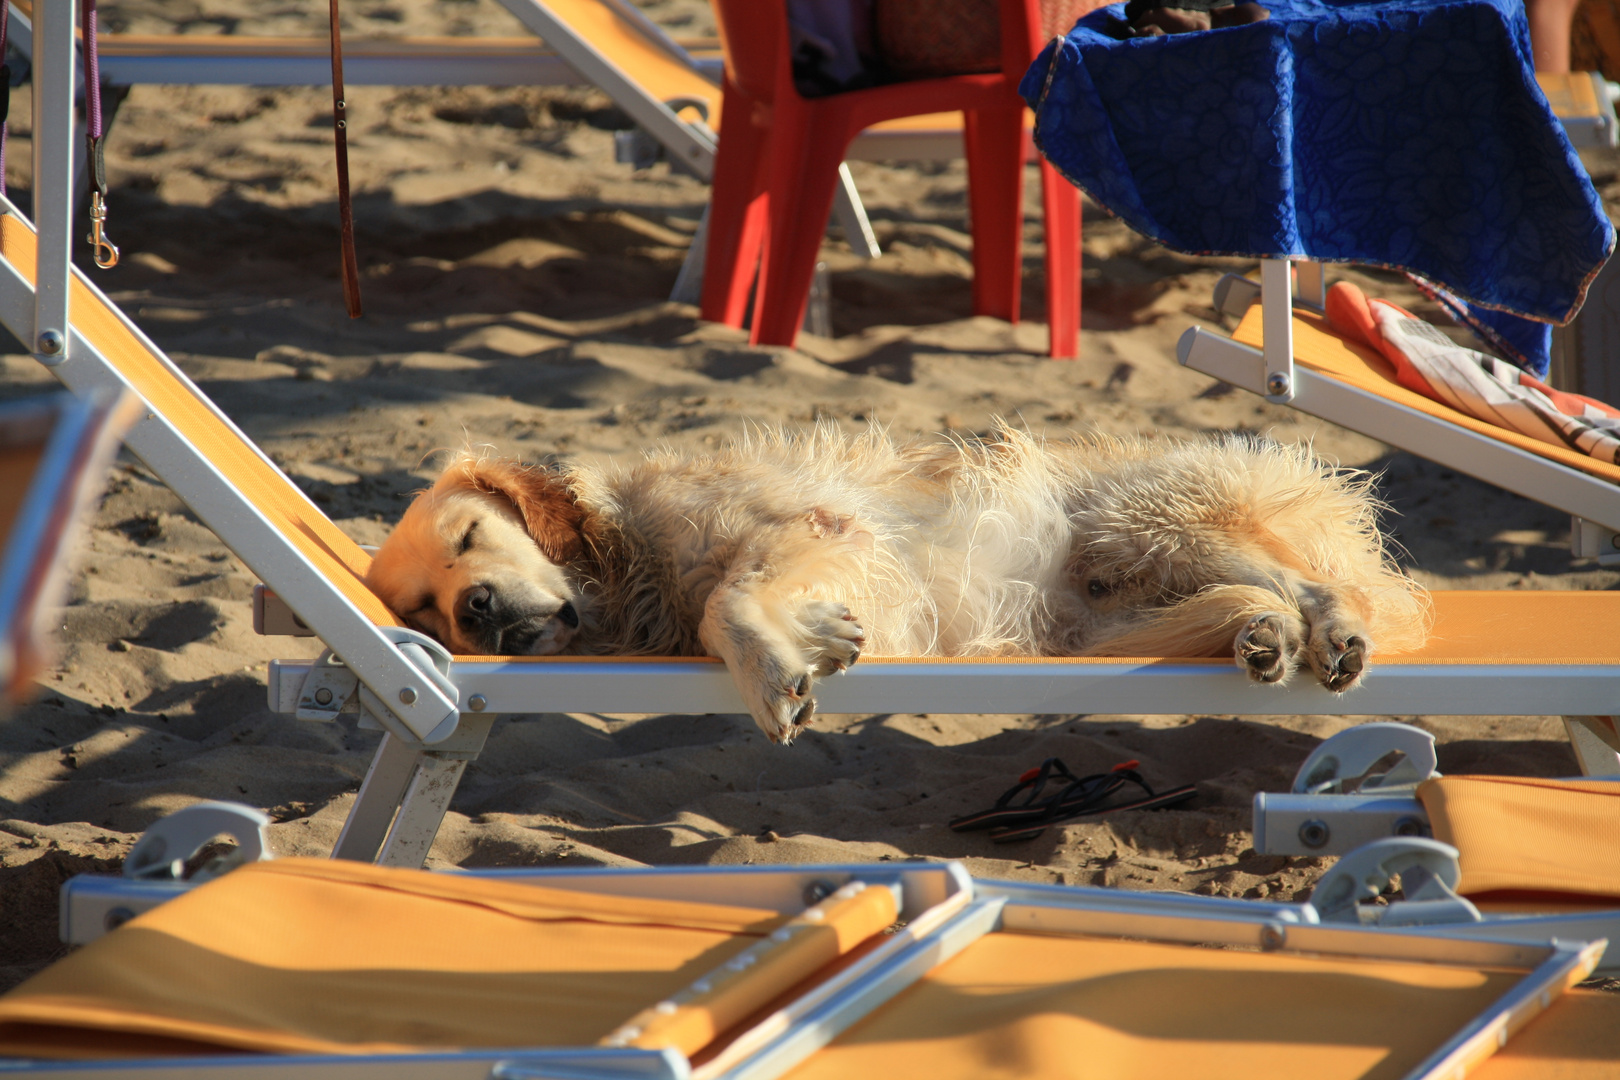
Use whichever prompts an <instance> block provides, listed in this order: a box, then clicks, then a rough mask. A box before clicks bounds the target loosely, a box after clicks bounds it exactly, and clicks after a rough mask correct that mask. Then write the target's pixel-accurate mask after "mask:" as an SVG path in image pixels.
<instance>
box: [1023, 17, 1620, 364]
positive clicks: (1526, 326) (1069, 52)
mask: <svg viewBox="0 0 1620 1080" xmlns="http://www.w3.org/2000/svg"><path fill="white" fill-rule="evenodd" d="M1261 2H1262V3H1264V4H1265V6H1266V7H1268V8H1269V9H1270V11H1271V18H1270V19H1269V20H1267V21H1264V22H1258V23H1252V24H1250V25H1247V26H1237V27H1231V28H1229V29H1224V30H1209V31H1204V32H1202V33H1191V34H1173V35H1167V36H1164V37H1152V38H1137V39H1133V40H1130V41H1116V40H1115V39H1113V38H1111V37H1109V36H1107V35H1106V34H1105V33H1103V32H1102V28H1103V26H1104V23H1105V21H1106V20H1107V18H1108V17H1109V16H1110V15H1112V16H1114V17H1116V18H1117V17H1119V16H1120V15H1121V13H1122V6H1121V5H1118V4H1116V5H1114V6H1112V7H1108V8H1103V9H1100V10H1098V11H1096V12H1093V13H1092V14H1090V15H1088V16H1087V17H1086V18H1084V19H1082V20H1081V21H1080V23H1079V25H1077V26H1076V27H1075V28H1074V30H1073V31H1071V32H1070V33H1069V35H1068V37H1066V38H1061V39H1056V40H1054V41H1053V42H1052V43H1051V44H1050V45H1048V46H1047V48H1046V50H1045V51H1043V52H1042V53H1041V55H1040V56H1039V57H1038V58H1037V59H1036V61H1035V64H1034V66H1032V67H1031V68H1030V71H1029V73H1028V74H1027V75H1026V76H1025V77H1024V81H1023V85H1022V86H1021V88H1020V89H1021V91H1022V93H1023V95H1024V97H1025V99H1026V100H1028V101H1029V103H1030V105H1031V106H1032V107H1033V108H1034V109H1035V115H1036V120H1035V138H1036V142H1037V145H1039V147H1040V149H1041V152H1042V153H1043V154H1045V155H1046V157H1047V158H1048V159H1049V160H1050V161H1051V162H1052V163H1053V164H1054V165H1055V166H1056V167H1057V168H1058V169H1059V171H1061V172H1062V173H1063V174H1064V175H1065V176H1067V177H1068V178H1069V179H1070V180H1071V181H1073V182H1074V183H1075V184H1076V185H1077V186H1078V187H1080V188H1081V189H1082V190H1084V191H1085V192H1086V193H1087V194H1088V195H1090V196H1091V197H1092V198H1093V199H1094V200H1096V201H1097V202H1098V203H1100V204H1101V205H1102V206H1104V207H1106V208H1107V209H1108V210H1110V211H1112V212H1113V213H1114V214H1116V215H1118V216H1119V217H1120V218H1122V219H1123V220H1124V221H1125V223H1126V224H1128V225H1130V226H1131V227H1132V228H1133V229H1136V230H1137V231H1138V232H1141V233H1143V234H1145V235H1147V236H1149V237H1152V238H1153V239H1154V240H1157V241H1158V242H1160V243H1162V244H1164V245H1165V246H1166V247H1170V248H1174V249H1176V250H1178V251H1183V252H1188V253H1196V254H1226V255H1239V256H1249V257H1279V256H1288V255H1293V256H1302V257H1308V258H1311V259H1316V260H1320V261H1323V262H1351V263H1362V264H1371V265H1377V266H1385V267H1390V268H1393V269H1400V270H1405V271H1408V272H1409V273H1412V274H1414V275H1416V276H1418V277H1420V278H1423V279H1426V280H1427V281H1428V282H1432V283H1434V284H1435V285H1437V286H1439V289H1440V291H1441V293H1442V295H1441V299H1442V300H1447V299H1450V300H1453V301H1454V302H1455V303H1456V306H1457V308H1459V309H1461V314H1462V315H1464V316H1465V317H1467V318H1468V319H1469V321H1470V323H1471V324H1473V325H1474V326H1475V329H1477V330H1480V331H1481V332H1482V333H1484V334H1485V336H1486V337H1487V338H1490V339H1492V344H1493V345H1495V346H1497V347H1498V348H1501V349H1504V350H1505V351H1506V352H1507V354H1508V355H1509V356H1510V357H1511V358H1513V359H1514V360H1516V361H1517V362H1519V363H1520V364H1521V365H1522V366H1524V367H1526V368H1527V369H1528V370H1530V371H1531V372H1532V373H1534V374H1537V375H1544V374H1545V373H1546V370H1547V347H1548V342H1549V337H1550V326H1549V324H1551V323H1559V324H1562V323H1563V322H1565V321H1567V320H1568V319H1569V318H1570V317H1571V316H1573V315H1574V314H1575V312H1576V310H1577V309H1579V307H1580V304H1581V301H1582V300H1583V299H1584V297H1585V294H1586V286H1587V284H1588V283H1589V282H1590V281H1591V279H1592V277H1593V276H1594V275H1595V274H1596V273H1597V270H1598V267H1600V266H1601V265H1602V264H1603V261H1604V259H1606V258H1607V257H1608V255H1609V252H1610V251H1611V250H1612V249H1613V247H1614V228H1613V227H1612V226H1611V225H1610V223H1609V219H1608V217H1607V216H1606V215H1605V214H1604V212H1603V205H1602V203H1601V202H1600V201H1599V199H1598V196H1597V192H1596V191H1594V190H1593V188H1592V183H1591V181H1590V180H1589V179H1588V178H1587V175H1586V171H1585V169H1583V168H1582V166H1581V163H1580V158H1579V157H1578V156H1577V155H1576V153H1575V150H1574V148H1573V147H1571V146H1570V143H1569V139H1568V138H1566V137H1565V135H1564V131H1563V128H1562V127H1561V126H1560V125H1559V123H1558V121H1557V119H1556V118H1554V116H1553V114H1552V110H1551V109H1550V108H1549V107H1548V105H1547V101H1546V98H1545V97H1544V96H1543V95H1542V93H1541V90H1540V89H1539V88H1538V87H1537V86H1536V81H1535V76H1534V74H1533V72H1532V71H1531V67H1530V43H1529V32H1528V30H1527V28H1526V23H1525V16H1524V7H1523V5H1522V3H1521V0H1429V2H1422V0H1391V2H1388V3H1357V2H1352V0H1261ZM1448 293H1449V294H1452V295H1451V296H1449V297H1448V296H1446V295H1444V294H1448Z"/></svg>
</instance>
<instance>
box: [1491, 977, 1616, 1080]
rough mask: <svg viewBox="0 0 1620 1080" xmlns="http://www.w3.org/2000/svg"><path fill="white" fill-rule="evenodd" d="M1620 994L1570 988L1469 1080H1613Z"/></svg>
mask: <svg viewBox="0 0 1620 1080" xmlns="http://www.w3.org/2000/svg"><path fill="white" fill-rule="evenodd" d="M1617 1077H1620V994H1615V993H1604V992H1603V991H1599V990H1570V991H1567V992H1566V993H1564V994H1563V995H1562V996H1561V997H1559V999H1558V1000H1557V1001H1555V1002H1553V1003H1552V1007H1551V1008H1550V1009H1548V1010H1547V1011H1546V1012H1544V1013H1542V1014H1541V1015H1539V1016H1536V1017H1534V1018H1533V1019H1532V1020H1531V1021H1530V1023H1528V1024H1527V1025H1525V1027H1524V1029H1523V1030H1522V1031H1520V1032H1519V1033H1518V1034H1517V1035H1515V1036H1513V1038H1512V1039H1510V1040H1508V1044H1507V1045H1506V1046H1505V1047H1503V1048H1502V1049H1500V1050H1498V1051H1497V1052H1496V1053H1495V1054H1493V1055H1491V1057H1490V1058H1488V1059H1487V1060H1486V1062H1485V1063H1484V1064H1483V1065H1481V1066H1480V1067H1479V1068H1478V1069H1477V1070H1475V1071H1474V1072H1472V1073H1469V1078H1470V1080H1616V1078H1617Z"/></svg>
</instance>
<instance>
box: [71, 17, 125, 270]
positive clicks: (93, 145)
mask: <svg viewBox="0 0 1620 1080" xmlns="http://www.w3.org/2000/svg"><path fill="white" fill-rule="evenodd" d="M79 22H80V23H81V24H82V26H83V28H84V101H85V112H86V113H88V114H89V115H88V116H87V117H86V120H87V121H88V122H87V124H86V127H87V129H88V131H87V133H86V136H85V137H86V140H87V141H88V142H89V144H90V158H89V161H90V235H89V236H88V237H86V238H85V239H87V240H89V241H90V247H91V250H92V251H93V252H94V253H95V260H96V265H97V266H99V267H101V268H102V269H103V270H110V269H112V268H113V267H115V266H117V265H118V245H117V244H114V243H113V242H112V240H111V239H110V238H109V237H108V236H107V163H106V161H105V160H104V159H103V157H102V150H101V137H102V134H103V132H104V129H103V127H102V122H101V56H100V53H99V51H98V50H97V48H96V0H80V4H79Z"/></svg>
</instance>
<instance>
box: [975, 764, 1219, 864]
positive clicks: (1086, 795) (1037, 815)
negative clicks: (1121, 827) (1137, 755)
mask: <svg viewBox="0 0 1620 1080" xmlns="http://www.w3.org/2000/svg"><path fill="white" fill-rule="evenodd" d="M1140 764H1141V762H1138V761H1122V762H1120V763H1119V764H1118V765H1115V766H1114V767H1113V768H1112V769H1109V770H1108V771H1107V772H1104V773H1093V774H1092V775H1090V776H1076V775H1075V774H1074V773H1073V772H1071V771H1070V770H1069V767H1068V766H1067V765H1065V764H1063V762H1062V761H1061V760H1059V759H1058V758H1047V759H1046V760H1045V761H1043V762H1041V764H1040V765H1039V766H1038V767H1037V768H1034V769H1030V770H1028V771H1027V772H1025V773H1024V774H1023V775H1022V776H1020V777H1019V778H1018V783H1016V784H1014V785H1013V786H1012V787H1010V788H1008V789H1007V790H1006V791H1005V792H1003V793H1002V795H1001V797H1000V798H999V799H997V800H996V803H995V805H994V806H992V807H990V808H989V809H988V810H980V811H979V812H978V813H975V814H966V815H964V816H962V817H959V818H955V819H953V820H952V821H951V822H950V826H951V828H952V829H954V830H955V831H956V832H976V831H978V830H980V829H988V830H990V839H991V840H992V841H994V842H995V843H998V844H1011V843H1014V842H1016V841H1019V840H1033V839H1035V838H1036V837H1037V836H1039V835H1041V833H1043V832H1045V831H1046V828H1047V826H1048V825H1055V824H1057V823H1058V822H1061V821H1067V820H1068V819H1069V818H1073V817H1080V816H1081V815H1083V814H1108V813H1113V812H1115V811H1118V810H1162V809H1165V808H1167V807H1171V806H1180V805H1181V804H1182V803H1184V802H1187V801H1188V800H1189V799H1191V798H1192V797H1193V796H1195V795H1197V794H1198V789H1197V788H1195V787H1194V786H1193V785H1191V784H1185V785H1183V786H1181V787H1178V788H1171V789H1170V790H1169V791H1161V792H1155V791H1154V790H1153V789H1152V788H1151V787H1149V786H1148V783H1147V781H1146V780H1144V779H1142V774H1141V773H1139V772H1137V771H1136V770H1137V767H1138V766H1139V765H1140ZM1054 777H1058V778H1061V779H1063V780H1066V781H1068V783H1067V784H1065V785H1064V786H1063V788H1062V789H1061V790H1059V791H1058V792H1057V794H1055V795H1050V796H1048V797H1047V798H1045V799H1043V798H1041V792H1043V791H1045V790H1046V786H1047V784H1048V783H1050V782H1051V781H1052V780H1053V778H1054ZM1126 784H1135V785H1136V786H1137V787H1139V788H1141V789H1142V792H1143V795H1142V797H1141V798H1136V799H1130V800H1128V801H1126V802H1121V803H1115V804H1113V805H1111V806H1104V805H1103V803H1105V802H1106V801H1107V800H1108V799H1109V798H1110V797H1112V796H1113V795H1114V793H1115V792H1117V791H1119V789H1120V788H1122V787H1124V786H1125V785H1126ZM1026 791H1027V792H1028V794H1026V795H1025V797H1024V799H1023V800H1022V801H1021V802H1018V803H1016V804H1014V802H1013V800H1014V799H1016V798H1017V797H1018V796H1019V794H1020V793H1023V792H1026Z"/></svg>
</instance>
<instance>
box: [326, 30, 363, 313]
mask: <svg viewBox="0 0 1620 1080" xmlns="http://www.w3.org/2000/svg"><path fill="white" fill-rule="evenodd" d="M331 21H332V133H333V142H334V143H335V145H336V147H337V185H338V227H339V230H340V232H341V246H342V258H343V303H344V304H345V305H346V306H347V307H348V309H349V318H351V319H358V318H359V317H360V316H361V314H362V311H361V309H360V264H359V260H358V259H357V258H356V257H355V254H354V207H353V205H352V204H351V203H350V201H349V136H348V128H349V120H348V115H347V114H348V108H349V103H348V102H347V101H345V100H344V95H343V31H342V30H341V29H340V28H339V26H338V0H331Z"/></svg>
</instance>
